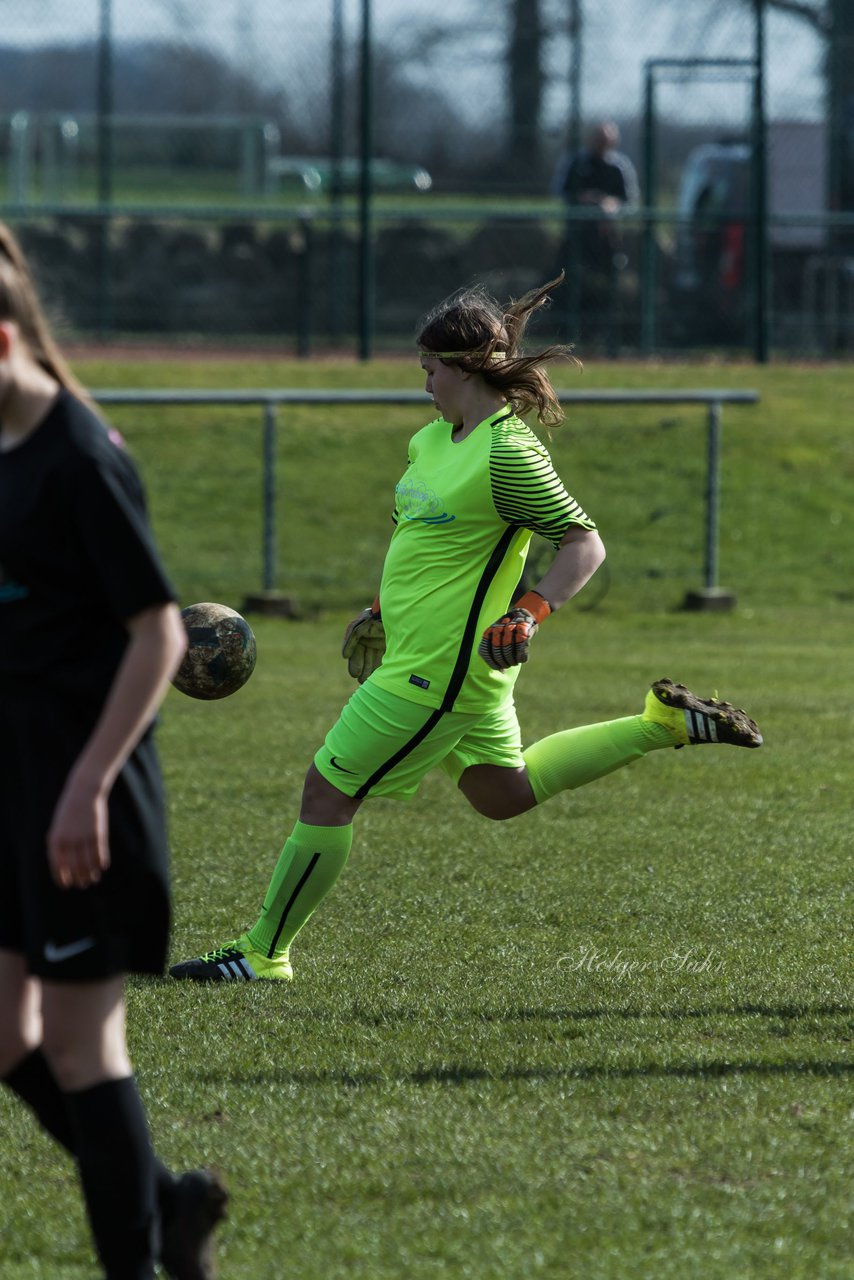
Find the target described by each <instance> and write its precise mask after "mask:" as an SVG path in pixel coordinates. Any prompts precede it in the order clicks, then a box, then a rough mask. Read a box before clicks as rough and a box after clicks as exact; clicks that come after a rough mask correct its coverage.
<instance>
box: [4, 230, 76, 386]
mask: <svg viewBox="0 0 854 1280" xmlns="http://www.w3.org/2000/svg"><path fill="white" fill-rule="evenodd" d="M4 320H12V321H14V323H15V324H16V325H17V326H18V328H19V329H20V331H21V337H22V338H23V340H24V342H25V343H26V345H27V349H28V350H29V352H30V354H31V355H32V357H33V359H34V360H37V361H38V363H39V364H40V365H41V366H42V368H43V369H45V370H47V372H48V373H49V374H51V375H52V377H54V378H56V380H57V382H59V383H60V384H61V385H62V386H63V387H65V388H66V389H67V390H68V391H70V392H71V393H72V395H75V396H78V397H79V398H81V399H83V400H86V401H87V402H88V401H89V399H90V397H89V394H88V392H87V391H86V389H85V388H84V387H83V386H82V385H81V383H80V382H78V380H77V379H76V378H75V376H74V374H73V373H72V372H71V369H70V368H69V366H68V363H67V362H66V360H65V357H64V356H63V354H62V352H61V351H60V349H59V347H58V346H57V343H56V340H55V338H54V336H53V334H52V333H51V331H50V325H49V324H48V322H47V318H46V316H45V314H44V310H43V309H42V304H41V302H40V300H39V295H38V290H37V289H36V286H35V282H34V280H33V277H32V274H31V273H30V269H29V267H28V266H27V260H26V258H25V257H24V251H23V249H22V248H21V246H20V244H19V243H18V240H17V237H16V236H15V234H14V232H13V231H12V229H11V227H8V226H7V225H6V223H4V222H0V322H2V321H4Z"/></svg>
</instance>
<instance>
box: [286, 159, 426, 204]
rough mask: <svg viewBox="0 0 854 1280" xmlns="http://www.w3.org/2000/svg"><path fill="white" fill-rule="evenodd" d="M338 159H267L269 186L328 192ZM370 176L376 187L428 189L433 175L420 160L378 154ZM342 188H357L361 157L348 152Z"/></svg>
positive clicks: (351, 190) (402, 189)
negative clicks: (387, 157) (285, 186)
mask: <svg viewBox="0 0 854 1280" xmlns="http://www.w3.org/2000/svg"><path fill="white" fill-rule="evenodd" d="M334 174H335V162H334V161H333V160H332V159H330V158H328V157H316V156H272V157H271V158H270V159H269V160H268V161H267V181H268V190H269V191H271V192H274V191H278V190H279V187H280V184H282V183H286V184H291V185H293V184H297V185H298V186H299V187H301V188H302V190H303V191H304V192H309V193H310V194H312V195H327V194H328V192H329V190H330V188H331V186H332V182H333V180H334ZM371 180H372V182H373V185H374V187H375V189H376V190H377V191H429V190H430V188H431V187H432V185H433V179H432V177H431V176H430V174H429V173H428V172H427V170H426V169H424V168H422V167H421V165H417V164H404V163H402V162H400V161H397V160H386V159H383V158H381V157H379V156H375V157H374V158H373V160H372V161H371ZM340 181H341V188H342V190H343V191H345V192H347V193H352V192H354V191H356V190H358V187H359V182H360V181H361V161H360V160H359V159H357V158H356V157H353V156H346V157H345V158H344V159H343V160H342V161H341V164H340Z"/></svg>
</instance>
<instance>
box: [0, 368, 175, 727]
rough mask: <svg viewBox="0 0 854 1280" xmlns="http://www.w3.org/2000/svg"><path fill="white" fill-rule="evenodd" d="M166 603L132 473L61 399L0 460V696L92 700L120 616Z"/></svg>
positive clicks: (117, 653) (109, 669)
mask: <svg viewBox="0 0 854 1280" xmlns="http://www.w3.org/2000/svg"><path fill="white" fill-rule="evenodd" d="M174 599H175V593H174V591H173V589H172V586H171V584H170V582H169V580H168V578H167V577H166V574H165V572H164V570H163V567H162V565H161V563H160V558H159V556H158V553H157V549H156V547H155V544H154V540H153V537H152V534H151V529H150V526H149V522H148V517H147V514H146V505H145V495H144V492H143V488H142V484H141V482H140V478H139V475H138V472H137V469H136V467H135V465H134V463H133V462H132V460H131V458H130V457H129V455H128V453H127V452H126V451H125V449H124V446H123V444H122V443H121V440H120V438H119V437H118V436H117V435H116V434H115V433H112V432H110V431H109V430H108V429H107V427H106V426H105V425H104V423H103V422H102V421H101V420H100V418H99V417H98V416H97V415H96V414H95V413H94V412H93V411H92V410H91V409H89V408H88V407H87V406H86V405H84V404H82V403H81V402H80V401H79V400H77V399H75V397H74V396H72V395H71V394H70V393H69V392H68V391H65V390H64V389H63V390H62V391H60V393H59V395H58V396H57V398H56V400H55V401H54V403H53V404H52V406H51V408H50V410H49V411H48V413H47V415H46V417H45V418H44V420H43V421H42V422H41V423H40V424H39V426H38V427H37V428H36V430H35V431H34V432H33V433H32V434H31V435H29V436H28V437H27V438H26V439H25V440H24V441H23V442H22V443H21V444H20V445H18V446H16V447H15V448H13V449H10V450H9V451H8V452H0V689H5V690H8V691H9V692H13V691H18V692H22V693H23V692H25V691H26V688H27V687H28V686H30V687H33V688H38V689H39V690H40V691H42V692H44V691H45V690H48V691H53V692H56V693H57V694H65V693H68V694H71V695H73V696H74V697H75V699H77V698H81V697H82V698H83V699H84V700H86V701H90V702H94V703H96V704H100V703H101V702H103V699H104V698H105V697H106V694H107V692H108V690H109V688H110V686H111V684H112V681H113V678H114V676H115V672H116V668H117V667H118V665H119V663H120V661H121V658H122V655H123V653H124V650H125V647H126V645H127V642H128V632H127V630H126V628H125V625H124V624H125V622H126V620H127V619H129V618H132V617H133V616H134V615H135V614H137V613H140V612H141V611H142V610H144V609H147V608H151V607H152V606H154V605H158V604H164V603H166V602H168V601H170V600H174Z"/></svg>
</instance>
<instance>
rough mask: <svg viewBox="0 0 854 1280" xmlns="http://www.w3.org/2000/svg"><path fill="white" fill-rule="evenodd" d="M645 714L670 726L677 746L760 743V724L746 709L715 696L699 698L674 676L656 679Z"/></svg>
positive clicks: (738, 745)
mask: <svg viewBox="0 0 854 1280" xmlns="http://www.w3.org/2000/svg"><path fill="white" fill-rule="evenodd" d="M644 718H645V719H647V720H652V721H653V722H654V723H656V724H660V725H663V726H664V727H665V728H666V729H669V730H670V732H671V733H672V734H673V735H674V737H675V738H676V739H677V744H676V745H677V746H680V747H686V746H688V745H691V746H697V745H698V744H699V743H703V742H706V743H708V742H722V743H728V744H729V745H730V746H733V747H761V746H762V743H763V737H762V734H761V733H760V732H759V726H758V725H757V724H756V722H755V721H754V720H751V719H750V716H749V715H748V714H747V712H746V711H741V710H740V709H739V708H738V707H734V706H733V705H732V703H731V702H719V701H718V699H717V698H698V697H697V695H696V694H695V693H692V692H691V690H690V689H686V687H685V685H684V684H676V683H674V681H673V680H656V682H655V684H654V685H653V686H652V688H651V689H650V691H649V693H648V694H647V695H646V706H645V708H644Z"/></svg>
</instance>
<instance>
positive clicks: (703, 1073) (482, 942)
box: [0, 360, 854, 1280]
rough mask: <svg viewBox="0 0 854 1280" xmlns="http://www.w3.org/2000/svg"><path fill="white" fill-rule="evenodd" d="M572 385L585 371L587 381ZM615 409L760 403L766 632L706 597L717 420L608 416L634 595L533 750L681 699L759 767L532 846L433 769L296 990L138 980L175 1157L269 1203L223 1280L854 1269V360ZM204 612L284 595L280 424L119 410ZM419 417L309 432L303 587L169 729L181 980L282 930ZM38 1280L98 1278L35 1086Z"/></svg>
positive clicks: (24, 1256)
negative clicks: (692, 607)
mask: <svg viewBox="0 0 854 1280" xmlns="http://www.w3.org/2000/svg"><path fill="white" fill-rule="evenodd" d="M77 367H78V369H79V371H80V373H81V374H82V375H83V376H84V377H85V378H86V379H87V381H88V382H89V384H90V385H92V386H102V387H106V386H108V385H113V386H131V385H139V386H144V385H148V386H188V385H196V386H224V387H234V386H285V385H292V386H297V385H304V386H309V385H314V386H318V385H321V386H407V385H409V386H417V385H419V384H418V378H419V374H418V371H417V368H413V366H411V365H409V364H402V363H397V364H391V363H389V364H376V365H372V366H369V367H361V366H354V365H349V364H335V365H333V364H323V363H318V364H311V365H297V364H293V363H291V364H283V363H274V362H267V363H261V362H257V363H253V362H251V361H248V360H247V361H244V362H242V363H229V362H223V361H220V362H218V363H211V362H204V361H197V362H193V363H179V362H176V363H175V364H174V365H168V364H154V363H152V362H145V361H139V362H137V363H135V364H133V365H121V364H119V363H116V362H112V363H96V362H93V361H90V362H82V361H80V362H78V364H77ZM570 376H571V375H570ZM569 385H579V386H595V385H610V386H624V387H630V386H649V387H653V386H679V385H681V386H694V387H696V386H714V385H717V386H753V387H756V388H757V389H758V390H759V391H760V393H761V397H762V398H761V402H760V404H759V406H757V407H754V408H744V409H736V408H731V409H730V408H728V409H726V410H725V412H724V470H723V495H722V533H721V579H722V582H723V584H724V585H725V586H727V587H730V588H732V589H733V590H734V591H735V592H736V593H737V595H738V601H739V604H738V608H737V609H736V610H735V611H734V612H733V613H731V614H727V615H717V616H715V615H702V614H690V613H685V612H683V611H681V610H680V609H679V608H678V605H679V602H680V600H681V598H682V595H683V594H684V591H685V590H686V589H687V588H690V587H695V586H698V585H700V569H701V562H702V485H703V470H704V454H703V449H704V444H703V433H702V425H703V417H702V411H700V410H697V409H685V410H681V409H677V410H673V411H668V413H667V415H666V417H665V416H664V414H663V413H662V411H661V410H638V409H636V408H631V409H626V410H596V411H594V410H588V409H585V410H583V411H577V412H576V413H574V414H573V415H572V417H571V420H570V421H569V423H568V424H567V425H566V427H564V428H562V429H561V430H560V431H559V432H558V433H556V434H555V438H554V440H553V450H554V453H555V455H556V458H557V460H558V462H559V464H560V467H561V469H562V471H563V472H564V473H565V475H566V477H567V480H568V483H569V487H570V488H571V489H572V490H573V492H575V493H576V496H577V497H578V498H579V500H580V501H582V503H583V504H584V505H585V507H586V508H587V509H588V510H589V511H590V512H591V514H593V515H594V516H595V517H596V518H597V519H598V520H599V523H600V526H601V528H602V530H603V534H604V537H605V541H606V543H607V545H608V548H609V561H608V577H607V579H605V580H603V584H604V585H601V586H597V585H596V584H595V583H594V584H591V586H590V587H589V588H588V589H587V592H586V593H583V594H582V596H580V597H579V599H578V601H577V602H575V603H573V604H571V605H569V606H567V608H566V610H565V611H564V612H563V613H562V614H561V615H560V617H559V618H557V619H554V620H553V621H552V622H550V623H548V625H546V626H545V627H543V628H542V630H541V632H540V634H539V635H538V637H537V639H536V641H535V646H536V647H535V652H534V656H533V659H532V662H531V664H530V667H529V668H528V669H527V670H526V672H525V673H524V676H523V678H522V680H521V681H520V684H519V695H518V703H519V710H520V716H521V719H522V724H523V731H524V735H525V739H526V741H531V740H533V739H535V738H537V737H539V736H542V735H543V734H545V733H547V732H551V731H552V730H554V729H557V728H560V727H565V726H568V725H570V724H581V723H585V722H589V721H592V720H599V719H606V718H611V717H614V716H618V715H623V714H627V713H630V712H632V711H634V710H635V709H639V707H640V703H641V699H642V697H643V694H644V692H645V689H646V687H647V686H648V684H649V681H650V680H651V679H654V678H655V677H657V676H660V675H665V674H667V675H671V676H673V677H675V678H678V679H682V680H685V681H686V682H687V683H689V684H692V685H695V686H697V687H699V688H700V689H701V690H702V691H710V690H713V689H718V690H719V691H720V692H721V694H722V695H726V696H731V697H732V698H733V699H735V700H737V701H739V702H742V703H744V704H745V705H747V706H748V708H749V709H750V711H751V712H752V713H753V714H754V715H755V716H756V717H757V719H758V720H759V721H760V724H761V726H762V728H763V730H764V732H765V735H766V746H765V748H763V750H761V751H759V752H739V751H735V750H732V749H728V748H721V749H716V748H709V749H708V750H707V751H706V750H699V751H697V752H693V751H680V752H659V753H656V754H655V755H654V756H652V757H651V758H649V759H645V760H643V761H641V762H639V763H638V764H636V765H634V766H633V767H631V768H630V769H627V770H624V771H622V772H621V773H619V774H616V775H613V776H612V777H609V778H606V779H603V780H602V781H600V782H598V783H595V784H593V785H592V786H590V787H588V788H586V789H584V790H581V791H578V792H576V793H574V794H571V795H564V796H560V797H557V798H556V799H554V800H553V801H551V802H550V803H549V804H548V805H546V806H543V808H542V809H540V810H537V811H535V812H534V813H532V814H530V815H527V816H525V817H523V818H521V819H518V820H517V821H516V822H514V823H512V824H508V825H497V824H490V823H488V822H487V821H486V820H485V819H483V818H479V817H478V816H477V815H476V814H474V813H473V812H472V811H470V810H468V809H467V807H466V805H465V803H464V802H463V801H462V799H461V798H460V797H459V796H458V795H456V794H455V793H454V791H453V790H452V788H451V787H450V785H449V784H448V783H447V781H446V780H445V779H444V778H443V777H441V776H439V775H431V776H430V777H428V778H427V780H426V781H425V784H424V786H423V788H422V791H421V793H420V794H419V796H418V797H417V798H416V799H415V800H414V801H412V802H411V803H410V804H408V805H406V806H400V805H395V803H394V802H390V801H385V802H383V801H379V802H377V803H376V804H375V805H367V806H366V807H365V809H364V810H363V813H362V814H361V815H360V818H359V820H358V825H357V837H356V843H355V845H354V850H353V855H352V857H351V860H350V863H349V865H348V867H347V869H346V871H345V873H344V875H343V877H342V879H341V881H340V883H339V885H338V886H337V887H336V890H335V892H334V893H333V894H332V895H331V897H330V898H329V900H328V901H327V903H326V904H324V906H323V908H322V910H321V911H320V912H319V913H318V915H317V916H316V918H315V919H314V920H313V921H312V922H311V923H310V925H309V926H308V928H307V929H306V931H305V932H304V934H303V935H301V938H300V940H299V941H298V943H297V945H296V946H295V948H294V961H295V968H296V981H295V983H294V984H293V986H291V987H287V988H283V987H279V986H275V985H272V984H270V985H264V984H257V985H254V986H252V987H246V988H237V989H232V988H228V989H222V988H220V987H214V988H209V989H208V988H202V989H199V988H196V987H191V986H185V985H183V984H177V983H170V982H169V981H166V980H164V981H162V982H148V981H133V982H132V983H131V986H130V993H129V1006H130V1036H131V1042H132V1051H133V1056H134V1059H135V1062H136V1064H137V1068H138V1074H139V1078H140V1081H141V1085H142V1088H143V1091H144V1095H145V1097H146V1100H147V1103H148V1106H149V1113H150V1118H151V1123H152V1128H153V1131H154V1134H155V1138H156V1141H157V1145H158V1148H159V1150H160V1151H161V1153H162V1155H163V1157H164V1158H165V1159H166V1160H167V1161H168V1162H170V1163H173V1164H175V1165H176V1166H180V1167H186V1166H190V1165H194V1164H197V1163H200V1162H206V1163H211V1164H213V1165H216V1166H217V1167H220V1168H221V1169H222V1170H223V1171H224V1172H225V1175H226V1177H227V1178H228V1181H229V1184H230V1186H231V1188H232V1192H233V1201H232V1213H231V1217H230V1220H229V1222H228V1223H227V1224H226V1225H225V1227H224V1229H223V1231H222V1235H221V1259H222V1261H221V1270H222V1278H223V1280H286V1278H290V1277H298V1278H299V1280H338V1278H339V1277H359V1278H360V1280H429V1278H432V1277H439V1276H441V1277H449V1278H453V1280H458V1278H461V1280H462V1278H465V1280H469V1278H471V1280H528V1277H540V1276H542V1277H548V1278H549V1280H552V1278H557V1277H560V1278H561V1280H563V1278H564V1277H566V1278H571V1280H575V1278H576V1277H578V1278H580V1280H634V1278H635V1277H638V1278H642V1280H688V1278H690V1280H693V1278H694V1277H698V1278H701V1280H748V1278H749V1280H766V1278H768V1280H770V1278H771V1277H774V1278H776V1277H786V1280H802V1278H803V1280H806V1278H809V1280H836V1278H838V1280H842V1278H843V1277H849V1276H850V1275H851V1245H850V1230H849V1228H850V1209H851V1203H850V1201H851V1197H850V1190H851V1185H852V1173H854V1170H853V1169H852V1161H851V1150H852V1145H851V1119H852V1103H851V1066H852V1053H851V1036H852V1021H853V1020H852V1012H854V1002H853V1001H852V990H851V945H850V944H851V909H850V880H851V854H850V851H851V846H852V834H854V830H853V828H854V820H852V816H851V787H852V765H851V747H850V742H851V731H850V724H851V714H852V697H851V634H852V623H854V589H852V586H851V565H852V563H854V534H852V520H851V511H850V496H849V495H850V491H851V481H852V478H854V443H852V438H851V434H850V417H851V413H850V411H851V405H852V400H854V370H851V369H849V368H845V367H842V366H838V367H822V368H819V367H814V368H808V367H804V368H794V367H784V366H778V365H774V366H772V367H770V368H767V369H756V368H753V367H750V366H746V365H745V366H737V367H734V368H733V367H714V366H703V367H698V366H672V367H671V366H655V365H620V366H611V367H605V366H603V367H602V368H599V369H596V368H593V369H589V370H587V371H586V372H585V373H584V374H583V375H582V381H580V382H579V383H577V384H571V383H570V384H569ZM112 416H113V418H114V420H115V421H116V422H117V424H118V425H119V426H120V427H121V428H122V430H123V431H124V433H125V434H126V436H127V438H128V440H129V442H130V445H131V447H132V449H133V451H134V453H135V455H136V456H137V457H138V458H139V460H140V462H141V465H142V467H143V470H144V473H145V476H146V480H147V483H148V487H149V491H150V496H151V503H152V511H153V516H154V520H155V523H156V527H157V532H158V536H159V539H160V541H161V544H162V546H163V548H164V551H165V554H166V556H167V559H168V561H169V563H170V566H171V568H172V571H173V573H174V576H175V580H176V582H177V584H178V586H179V589H180V592H181V595H182V598H183V600H184V602H186V603H189V602H190V601H192V600H195V599H221V600H223V601H224V602H226V603H230V604H233V605H236V606H237V607H239V606H240V603H241V599H242V596H243V595H244V594H245V593H246V592H248V591H254V590H257V588H258V587H259V585H260V580H259V575H260V559H259V545H260V517H259V509H258V501H259V494H260V430H259V424H260V415H259V414H257V413H256V412H254V411H249V412H248V413H247V412H225V413H223V412H220V411H217V412H216V413H210V412H208V411H204V410H192V411H187V410H185V411H183V412H179V411H176V410H160V409H158V410H154V411H149V412H148V413H147V414H144V415H143V414H141V413H140V412H139V411H138V410H127V411H125V410H122V411H121V412H119V411H116V412H115V413H114V414H113V415H112ZM424 416H425V415H424V414H421V413H419V412H418V411H415V410H404V411H401V410H399V409H398V410H382V411H374V410H370V411H365V410H346V411H340V412H338V413H337V414H334V415H333V414H332V413H330V412H329V411H317V410H313V411H311V410H300V411H293V412H288V414H287V420H286V421H285V417H284V416H283V420H282V432H281V442H280V458H279V470H280V478H281V484H282V500H281V504H280V507H281V537H280V548H279V551H280V563H281V574H280V577H281V582H280V584H279V585H280V586H281V587H282V588H283V589H286V590H288V591H293V592H294V593H295V594H296V595H297V597H298V598H299V600H300V602H301V605H302V607H303V610H304V613H305V620H304V621H301V622H298V623H289V622H282V621H277V620H274V619H269V618H262V617H253V619H252V622H253V627H254V628H255V630H256V634H257V637H258V645H259V661H258V667H257V669H256V673H255V675H254V676H253V678H252V680H251V681H250V682H249V684H248V685H247V686H246V687H245V689H243V690H242V691H241V692H240V693H239V694H238V695H236V696H235V697H234V698H232V699H229V700H228V701H226V702H223V703H221V704H202V703H194V702H191V701H190V700H188V699H186V698H183V697H182V696H181V695H179V694H178V693H175V692H171V693H170V694H169V697H168V698H167V701H166V704H165V707H164V711H163V716H162V724H161V730H160V744H161V753H162V758H163V763H164V768H165V772H166V775H167V780H168V784H169V789H170V799H171V812H172V838H173V840H172V842H173V850H174V897H175V928H174V938H173V954H174V957H175V958H183V957H186V956H189V955H191V954H196V953H198V951H199V950H200V949H204V948H207V947H208V946H210V945H213V944H215V943H219V942H223V941H225V940H226V939H227V938H229V937H230V936H233V935H234V933H236V932H238V931H239V930H240V929H241V928H242V927H244V926H245V925H246V924H247V923H249V922H251V920H252V919H254V915H255V912H256V909H257V907H258V905H259V902H260V899H261V896H262V894H263V891H264V888H265V887H266V883H267V879H268V875H269V871H270V869H271V867H272V864H273V861H274V859H275V857H276V855H277V853H278V850H279V848H280V846H281V843H282V841H283V839H284V837H285V836H286V835H287V833H288V830H289V828H290V825H291V823H292V821H293V818H294V816H295V812H296V807H297V804H298V797H299V792H300V787H301V780H302V775H303V772H304V770H305V766H306V764H307V762H308V760H309V759H310V756H311V754H312V752H313V750H314V747H315V746H316V745H317V743H318V741H319V739H320V738H321V737H322V735H323V734H324V732H325V731H326V729H327V727H328V726H329V724H330V723H331V721H332V720H333V719H334V717H335V715H336V714H337V711H338V708H339V706H340V704H341V702H342V701H343V699H344V698H345V697H346V696H347V694H348V692H349V686H350V682H349V680H348V678H347V675H346V671H345V669H344V667H343V664H342V663H341V662H340V659H338V657H337V652H338V644H339V641H340V633H341V630H342V628H343V624H344V622H345V620H346V618H347V617H348V616H349V615H350V613H352V611H353V609H354V608H355V607H359V606H361V605H362V604H363V603H364V602H365V601H367V600H369V599H370V598H371V596H372V595H373V591H374V588H375V585H376V579H377V574H378V572H379V567H380V564H381V561H382V554H383V547H384V544H385V542H386V540H387V537H388V532H389V529H390V525H389V519H388V516H389V511H390V506H391V500H390V488H391V486H392V485H393V483H394V479H395V478H396V476H397V475H398V474H399V472H400V470H401V465H402V462H403V458H404V453H405V445H406V440H407V438H408V435H409V434H411V431H412V430H413V429H414V428H415V427H417V426H418V425H420V423H421V422H422V421H423V420H424ZM0 1124H2V1131H3V1134H4V1141H3V1142H2V1144H0V1276H2V1280H24V1278H25V1277H26V1278H27V1280H31V1278H32V1277H37V1278H39V1280H92V1277H94V1276H95V1275H96V1272H95V1271H94V1269H93V1265H92V1261H91V1252H90V1247H89V1244H88V1240H87V1237H86V1229H85V1224H84V1221H83V1217H82V1213H81V1209H80V1206H79V1200H78V1194H77V1189H76V1184H75V1180H74V1178H73V1176H72V1171H71V1168H70V1166H69V1164H68V1162H67V1161H65V1160H64V1159H63V1158H61V1157H60V1156H59V1155H58V1154H57V1153H56V1152H55V1151H54V1150H53V1149H52V1147H51V1146H50V1144H49V1143H48V1142H47V1140H45V1139H44V1138H43V1137H42V1136H41V1134H40V1133H38V1132H37V1130H36V1129H35V1127H34V1125H33V1124H32V1122H31V1121H30V1119H29V1117H28V1116H26V1115H25V1114H24V1113H23V1111H22V1110H21V1109H20V1108H18V1107H16V1106H14V1105H13V1104H12V1103H11V1102H10V1101H9V1100H8V1099H7V1098H6V1097H5V1096H0Z"/></svg>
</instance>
